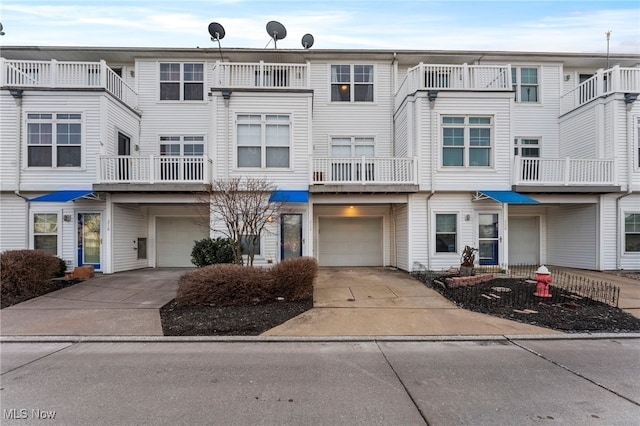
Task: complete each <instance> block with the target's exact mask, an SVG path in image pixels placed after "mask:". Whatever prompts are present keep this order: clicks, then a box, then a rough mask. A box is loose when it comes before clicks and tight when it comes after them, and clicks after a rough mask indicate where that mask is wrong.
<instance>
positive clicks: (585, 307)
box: [434, 278, 640, 333]
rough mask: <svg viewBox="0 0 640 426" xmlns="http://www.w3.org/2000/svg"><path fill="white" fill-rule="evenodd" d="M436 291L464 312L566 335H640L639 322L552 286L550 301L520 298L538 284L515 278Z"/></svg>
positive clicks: (530, 292)
mask: <svg viewBox="0 0 640 426" xmlns="http://www.w3.org/2000/svg"><path fill="white" fill-rule="evenodd" d="M434 288H435V289H436V290H438V291H439V292H440V293H442V294H443V295H444V296H445V297H446V298H448V299H449V300H451V301H453V302H455V303H456V304H457V305H458V306H460V307H462V308H465V309H469V310H471V311H475V312H481V313H483V314H488V315H493V316H497V317H501V318H506V319H510V320H514V321H518V322H521V323H526V324H531V325H537V326H540V327H547V328H551V329H554V330H559V331H563V332H567V333H574V332H575V333H577V332H590V333H592V332H593V333H605V332H611V333H618V332H636V331H640V318H636V317H634V316H633V315H631V314H629V313H627V312H624V311H623V310H621V309H619V308H616V307H612V306H610V305H607V304H604V303H600V302H597V301H593V300H591V299H589V298H586V297H581V296H579V295H575V294H571V293H569V292H567V291H565V290H563V289H560V288H558V287H554V286H553V285H551V286H550V293H552V294H553V296H554V297H553V299H551V300H549V299H545V298H539V297H524V298H523V297H521V296H522V295H523V294H524V295H533V293H534V292H535V291H536V284H535V283H527V282H526V281H524V280H522V279H516V278H499V279H494V280H492V281H488V282H485V283H481V284H477V285H475V286H473V287H459V288H441V287H440V288H438V286H434ZM495 288H498V289H500V290H501V291H499V292H497V291H495ZM502 288H508V289H510V290H511V291H505V290H502ZM483 295H484V296H483ZM491 295H493V296H491ZM512 295H513V296H512ZM516 295H520V297H518V296H516ZM494 296H498V297H499V299H498V298H495V297H494Z"/></svg>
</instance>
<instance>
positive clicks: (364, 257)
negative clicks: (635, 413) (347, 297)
mask: <svg viewBox="0 0 640 426" xmlns="http://www.w3.org/2000/svg"><path fill="white" fill-rule="evenodd" d="M318 245H319V250H318V251H319V262H320V265H322V266H382V218H320V220H319V238H318Z"/></svg>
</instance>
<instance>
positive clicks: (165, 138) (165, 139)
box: [158, 135, 207, 157]
mask: <svg viewBox="0 0 640 426" xmlns="http://www.w3.org/2000/svg"><path fill="white" fill-rule="evenodd" d="M204 139H205V138H204V135H160V137H159V142H160V143H159V145H158V150H159V152H158V153H159V155H160V156H174V154H163V153H162V145H179V146H180V152H179V153H178V154H176V156H181V157H184V156H189V157H201V156H204V155H205V153H206V149H207V147H206V145H205V140H204ZM185 145H202V154H201V155H198V154H185V153H184V146H185Z"/></svg>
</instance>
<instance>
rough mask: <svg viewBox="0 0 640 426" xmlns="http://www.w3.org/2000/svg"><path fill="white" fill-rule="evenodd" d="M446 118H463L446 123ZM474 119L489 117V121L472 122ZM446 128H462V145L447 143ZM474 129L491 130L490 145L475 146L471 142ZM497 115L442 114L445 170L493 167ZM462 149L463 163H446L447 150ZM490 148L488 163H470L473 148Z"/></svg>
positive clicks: (441, 129)
mask: <svg viewBox="0 0 640 426" xmlns="http://www.w3.org/2000/svg"><path fill="white" fill-rule="evenodd" d="M446 119H458V120H459V119H463V121H462V122H459V123H445V120H446ZM472 119H488V120H489V123H471V120H472ZM445 129H461V130H462V138H463V140H462V142H463V144H462V145H445V137H444V133H445ZM474 129H488V130H489V145H488V146H485V145H482V146H474V145H472V144H471V130H474ZM494 135H495V117H494V116H492V115H486V114H451V115H449V114H447V115H441V116H440V138H441V140H440V163H439V164H440V168H441V169H443V170H450V169H456V168H457V169H460V168H465V169H474V170H482V169H484V170H488V169H493V167H494V164H495V159H494V155H495V140H494V138H495V136H494ZM453 149H456V150H460V149H461V150H462V164H456V165H445V164H444V161H445V150H453ZM481 149H482V150H488V151H489V154H488V160H489V164H487V165H472V164H470V158H471V157H470V153H471V151H472V150H481Z"/></svg>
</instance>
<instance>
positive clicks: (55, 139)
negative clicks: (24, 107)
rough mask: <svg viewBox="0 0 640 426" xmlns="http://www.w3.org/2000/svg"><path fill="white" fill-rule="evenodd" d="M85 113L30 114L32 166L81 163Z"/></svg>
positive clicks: (28, 144) (62, 165) (28, 127)
mask: <svg viewBox="0 0 640 426" xmlns="http://www.w3.org/2000/svg"><path fill="white" fill-rule="evenodd" d="M81 162H82V115H81V114H67V113H65V114H53V113H49V114H27V165H28V166H29V167H80V165H81Z"/></svg>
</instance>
